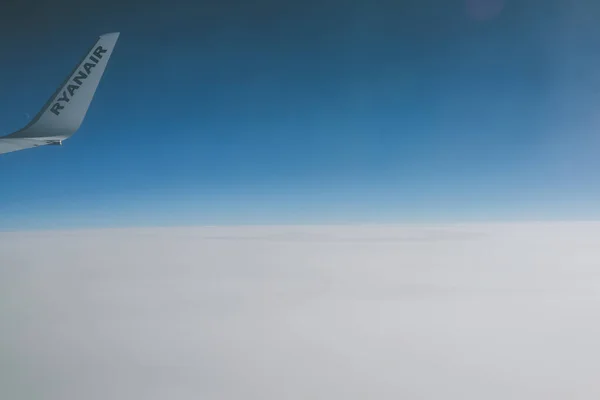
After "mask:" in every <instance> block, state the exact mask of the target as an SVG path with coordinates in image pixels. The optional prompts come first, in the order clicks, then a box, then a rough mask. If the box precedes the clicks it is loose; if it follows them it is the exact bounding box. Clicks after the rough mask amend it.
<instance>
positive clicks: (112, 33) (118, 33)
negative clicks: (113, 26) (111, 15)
mask: <svg viewBox="0 0 600 400" xmlns="http://www.w3.org/2000/svg"><path fill="white" fill-rule="evenodd" d="M120 34H121V32H110V33H105V34H103V35H100V37H101V38H112V37H114V38H115V39H116V38H118V37H119V35H120Z"/></svg>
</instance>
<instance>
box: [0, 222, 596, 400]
mask: <svg viewBox="0 0 600 400" xmlns="http://www.w3.org/2000/svg"><path fill="white" fill-rule="evenodd" d="M599 311H600V224H594V223H579V224H575V223H570V224H566V223H564V224H559V223H556V224H497V225H447V226H363V227H244V228H216V227H215V228H186V229H145V230H144V229H137V230H98V231H64V232H36V233H2V234H0V326H1V327H2V333H1V334H0V338H1V340H0V398H7V399H8V398H15V399H16V398H29V399H36V398H40V399H42V398H43V399H49V400H54V399H57V400H58V399H61V400H64V399H81V398H85V399H93V400H95V399H107V398H111V399H144V400H148V399H164V398H172V399H240V398H244V399H303V400H304V399H308V398H310V399H332V398H344V399H365V398H380V399H399V398H400V399H411V398H419V399H439V398H446V399H482V398H485V399H506V398H512V399H559V398H560V399H564V398H578V399H584V398H589V399H597V398H599V397H600V384H598V383H597V377H598V374H599V373H600V345H599V344H598V339H597V338H598V337H600V323H598V322H597V320H598V315H599Z"/></svg>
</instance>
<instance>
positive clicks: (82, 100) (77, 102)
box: [0, 32, 119, 154]
mask: <svg viewBox="0 0 600 400" xmlns="http://www.w3.org/2000/svg"><path fill="white" fill-rule="evenodd" d="M118 39H119V33H118V32H115V33H107V34H105V35H101V36H100V37H99V38H98V40H97V41H96V44H94V46H93V47H92V48H91V49H90V50H89V51H88V52H87V53H86V55H85V57H84V58H83V59H82V60H81V62H80V63H79V64H78V65H77V67H76V68H75V69H74V70H73V72H71V74H70V75H69V76H68V77H67V79H66V80H65V81H64V82H63V84H62V85H61V86H60V87H59V88H58V90H57V91H56V92H55V93H54V94H53V95H52V97H51V98H50V99H49V100H48V102H47V103H46V104H45V105H44V107H43V108H42V110H41V111H40V112H39V113H38V114H37V115H36V116H35V118H33V119H32V120H31V122H30V123H29V124H27V126H25V127H24V128H23V129H20V130H18V131H16V132H14V133H11V134H10V135H7V136H3V137H0V154H3V153H10V152H13V151H17V150H25V149H30V148H33V147H38V146H45V145H61V144H62V141H63V140H66V139H68V138H70V137H71V136H73V134H74V133H75V132H76V131H77V130H78V129H79V127H80V126H81V124H82V122H83V119H84V117H85V114H86V113H87V110H88V108H89V106H90V104H91V102H92V98H93V97H94V93H95V92H96V88H97V87H98V84H99V83H100V79H101V78H102V75H103V74H104V70H105V69H106V65H107V64H108V60H109V58H110V56H111V54H112V52H113V49H114V47H115V45H116V43H117V40H118Z"/></svg>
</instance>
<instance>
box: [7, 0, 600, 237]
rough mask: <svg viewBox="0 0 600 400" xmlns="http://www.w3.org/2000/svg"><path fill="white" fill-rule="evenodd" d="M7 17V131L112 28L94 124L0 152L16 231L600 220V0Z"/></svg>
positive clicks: (178, 1) (27, 9)
mask: <svg viewBox="0 0 600 400" xmlns="http://www.w3.org/2000/svg"><path fill="white" fill-rule="evenodd" d="M577 3H578V4H574V2H572V1H544V2H541V1H517V0H462V1H459V0H457V1H449V0H437V1H434V0H413V1H367V0H359V1H353V2H349V1H342V0H332V1H313V0H310V1H304V0H302V1H299V0H292V1H271V0H262V1H253V2H250V1H242V0H211V1H204V2H203V1H186V0H174V1H158V2H156V1H154V2H150V3H148V2H142V1H127V0H123V1H119V2H117V1H114V0H107V1H102V2H98V1H95V0H94V1H91V2H72V1H64V2H46V1H44V2H41V1H38V0H31V1H20V2H18V3H14V4H8V3H7V2H5V3H3V4H2V6H1V7H0V34H1V35H0V54H2V66H1V71H2V76H1V79H0V104H1V105H2V107H0V122H1V123H0V133H10V132H12V131H13V130H16V129H18V128H20V127H21V126H22V125H23V124H25V123H26V122H27V115H33V114H35V113H36V112H37V110H38V109H39V108H40V107H41V105H42V104H44V102H45V101H46V99H47V98H48V96H49V95H50V94H51V93H52V92H53V91H54V89H55V87H56V86H57V85H58V84H59V83H60V82H61V81H62V79H63V78H64V77H65V76H66V74H67V73H68V72H69V71H70V70H71V68H72V67H73V66H74V64H75V63H76V62H77V61H78V60H79V58H80V57H81V55H82V54H83V52H84V51H85V50H87V48H88V47H89V46H90V44H91V43H92V42H93V41H94V40H95V38H96V36H97V35H99V34H101V33H105V32H111V31H120V32H121V38H120V40H119V43H118V45H117V48H116V50H115V52H114V54H113V57H112V59H111V62H110V64H109V67H108V70H107V72H106V74H105V76H104V79H103V81H102V82H101V85H100V87H99V89H98V92H97V94H96V97H95V99H94V102H93V103H92V107H91V108H90V112H89V113H88V116H87V118H86V121H85V122H84V125H83V127H82V129H81V130H80V131H79V132H78V133H77V134H76V135H75V136H74V137H73V138H72V139H71V140H69V141H67V142H66V143H65V146H63V147H62V148H57V147H49V148H40V149H34V150H28V151H22V152H17V153H12V154H7V155H4V156H2V157H0V182H1V189H0V229H19V228H52V227H67V226H77V227H80V226H128V225H184V224H186V225H187V224H247V223H257V224H272V223H353V222H360V223H369V222H374V223H382V222H384V223H396V222H415V221H425V222H434V221H449V220H451V221H462V220H473V219H476V220H516V219H518V220H523V219H597V218H598V217H600V157H599V155H600V117H599V115H600V113H598V110H599V109H600V65H599V63H598V59H599V57H598V54H600V27H599V25H598V23H597V21H599V20H600V4H599V3H597V2H593V1H587V2H586V1H581V2H577Z"/></svg>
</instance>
